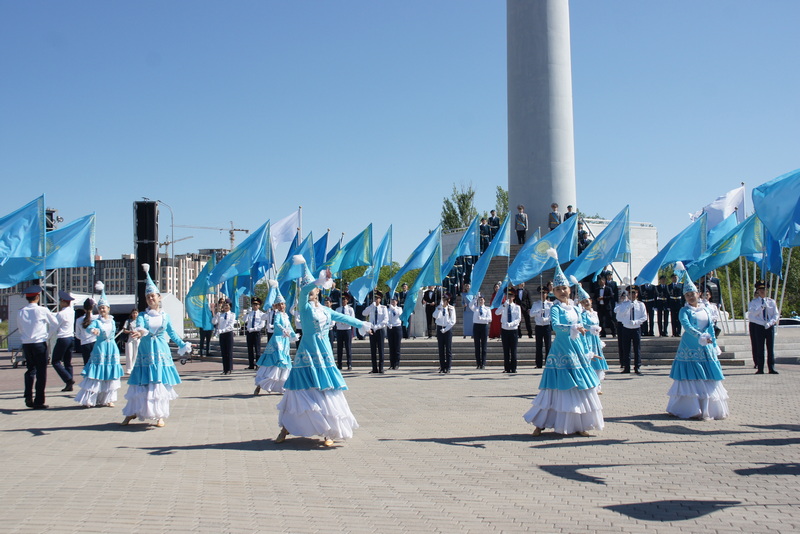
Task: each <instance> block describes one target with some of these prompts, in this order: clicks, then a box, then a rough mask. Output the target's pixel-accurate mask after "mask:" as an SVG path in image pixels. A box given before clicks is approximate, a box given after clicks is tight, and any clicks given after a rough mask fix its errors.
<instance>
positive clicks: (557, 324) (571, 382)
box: [523, 248, 603, 436]
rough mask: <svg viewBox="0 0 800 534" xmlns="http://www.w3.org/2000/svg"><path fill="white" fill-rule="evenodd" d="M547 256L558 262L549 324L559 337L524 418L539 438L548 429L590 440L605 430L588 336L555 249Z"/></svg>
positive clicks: (548, 356)
mask: <svg viewBox="0 0 800 534" xmlns="http://www.w3.org/2000/svg"><path fill="white" fill-rule="evenodd" d="M547 254H548V255H549V256H551V257H554V258H556V273H555V277H554V279H553V286H554V287H553V293H554V294H555V296H556V299H557V301H556V302H555V304H553V307H552V308H551V309H550V324H551V326H552V328H553V331H554V332H555V334H556V338H555V341H553V344H552V346H551V347H550V352H549V353H548V355H547V361H546V363H545V366H544V372H543V373H542V378H541V381H540V382H539V394H538V395H536V398H535V399H533V403H532V406H531V408H530V410H528V411H527V412H526V413H525V415H524V416H523V418H524V419H525V421H527V422H528V423H530V424H532V425H533V426H534V430H533V435H534V436H538V435H540V434H541V433H542V430H543V429H545V428H553V429H554V430H555V431H556V432H558V433H559V434H575V433H577V434H579V435H581V436H588V435H589V432H588V431H589V430H602V429H603V406H602V405H601V404H600V398H599V397H598V396H597V386H598V385H599V384H600V382H599V381H598V380H597V374H596V373H595V372H594V370H593V369H592V367H591V365H590V364H589V359H588V357H587V351H586V345H585V343H584V341H583V340H582V339H581V334H583V333H585V332H586V329H585V328H584V327H583V323H582V322H581V317H580V310H579V309H578V307H577V306H574V305H572V304H571V303H570V300H569V291H570V289H569V282H568V281H567V278H566V277H565V276H564V273H563V271H562V270H561V267H560V266H559V265H558V255H557V253H556V251H555V249H552V248H551V249H549V250H548V251H547Z"/></svg>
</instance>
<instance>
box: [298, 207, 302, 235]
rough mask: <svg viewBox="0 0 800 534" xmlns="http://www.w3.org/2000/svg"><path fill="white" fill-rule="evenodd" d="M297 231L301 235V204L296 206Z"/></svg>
mask: <svg viewBox="0 0 800 534" xmlns="http://www.w3.org/2000/svg"><path fill="white" fill-rule="evenodd" d="M297 232H298V233H299V234H300V235H303V206H297Z"/></svg>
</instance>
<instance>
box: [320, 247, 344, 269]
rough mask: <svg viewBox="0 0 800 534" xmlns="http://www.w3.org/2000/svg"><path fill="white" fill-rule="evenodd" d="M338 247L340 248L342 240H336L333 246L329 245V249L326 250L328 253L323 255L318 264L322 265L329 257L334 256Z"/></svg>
mask: <svg viewBox="0 0 800 534" xmlns="http://www.w3.org/2000/svg"><path fill="white" fill-rule="evenodd" d="M340 248H342V242H341V241H337V242H336V244H335V245H333V247H331V249H330V250H329V251H328V254H326V255H325V261H324V262H322V263H321V264H319V265H323V264H324V263H325V262H328V261H330V259H331V258H333V257H334V256H336V253H337V252H339V249H340Z"/></svg>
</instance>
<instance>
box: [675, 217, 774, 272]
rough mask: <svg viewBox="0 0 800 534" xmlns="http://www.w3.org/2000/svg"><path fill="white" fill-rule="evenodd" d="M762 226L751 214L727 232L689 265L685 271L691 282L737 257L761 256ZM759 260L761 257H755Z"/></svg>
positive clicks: (762, 247) (763, 232) (763, 234)
mask: <svg viewBox="0 0 800 534" xmlns="http://www.w3.org/2000/svg"><path fill="white" fill-rule="evenodd" d="M764 230H765V229H764V225H763V224H762V223H761V221H760V220H759V218H758V216H757V215H755V214H753V215H751V216H750V217H748V218H747V219H745V221H744V222H743V223H741V224H739V225H737V226H736V228H734V229H733V230H731V231H730V232H728V233H727V234H726V235H725V236H724V237H723V238H722V239H720V240H719V242H718V243H717V244H716V245H715V246H714V247H713V248H710V249H708V250H707V251H706V253H705V254H703V255H702V256H701V257H700V259H698V260H697V261H696V262H694V263H692V264H691V265H689V266H688V267H687V268H686V270H687V271H688V273H689V276H690V277H691V279H692V280H696V279H698V278H700V277H701V276H703V275H704V274H706V273H707V272H709V271H713V270H715V269H719V268H720V267H723V266H725V265H727V264H729V263H730V262H732V261H733V260H735V259H737V258H738V257H739V256H750V255H753V254H763V252H764V249H765V231H764ZM757 258H758V259H761V256H757Z"/></svg>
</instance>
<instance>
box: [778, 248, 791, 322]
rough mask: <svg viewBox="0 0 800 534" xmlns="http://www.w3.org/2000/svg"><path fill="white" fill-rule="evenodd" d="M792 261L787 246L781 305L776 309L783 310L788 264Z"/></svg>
mask: <svg viewBox="0 0 800 534" xmlns="http://www.w3.org/2000/svg"><path fill="white" fill-rule="evenodd" d="M791 263H792V249H791V248H789V256H788V258H786V269H785V270H784V274H783V291H781V305H780V306H778V311H779V313H780V310H783V297H784V296H785V295H786V284H788V283H789V265H790V264H791Z"/></svg>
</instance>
